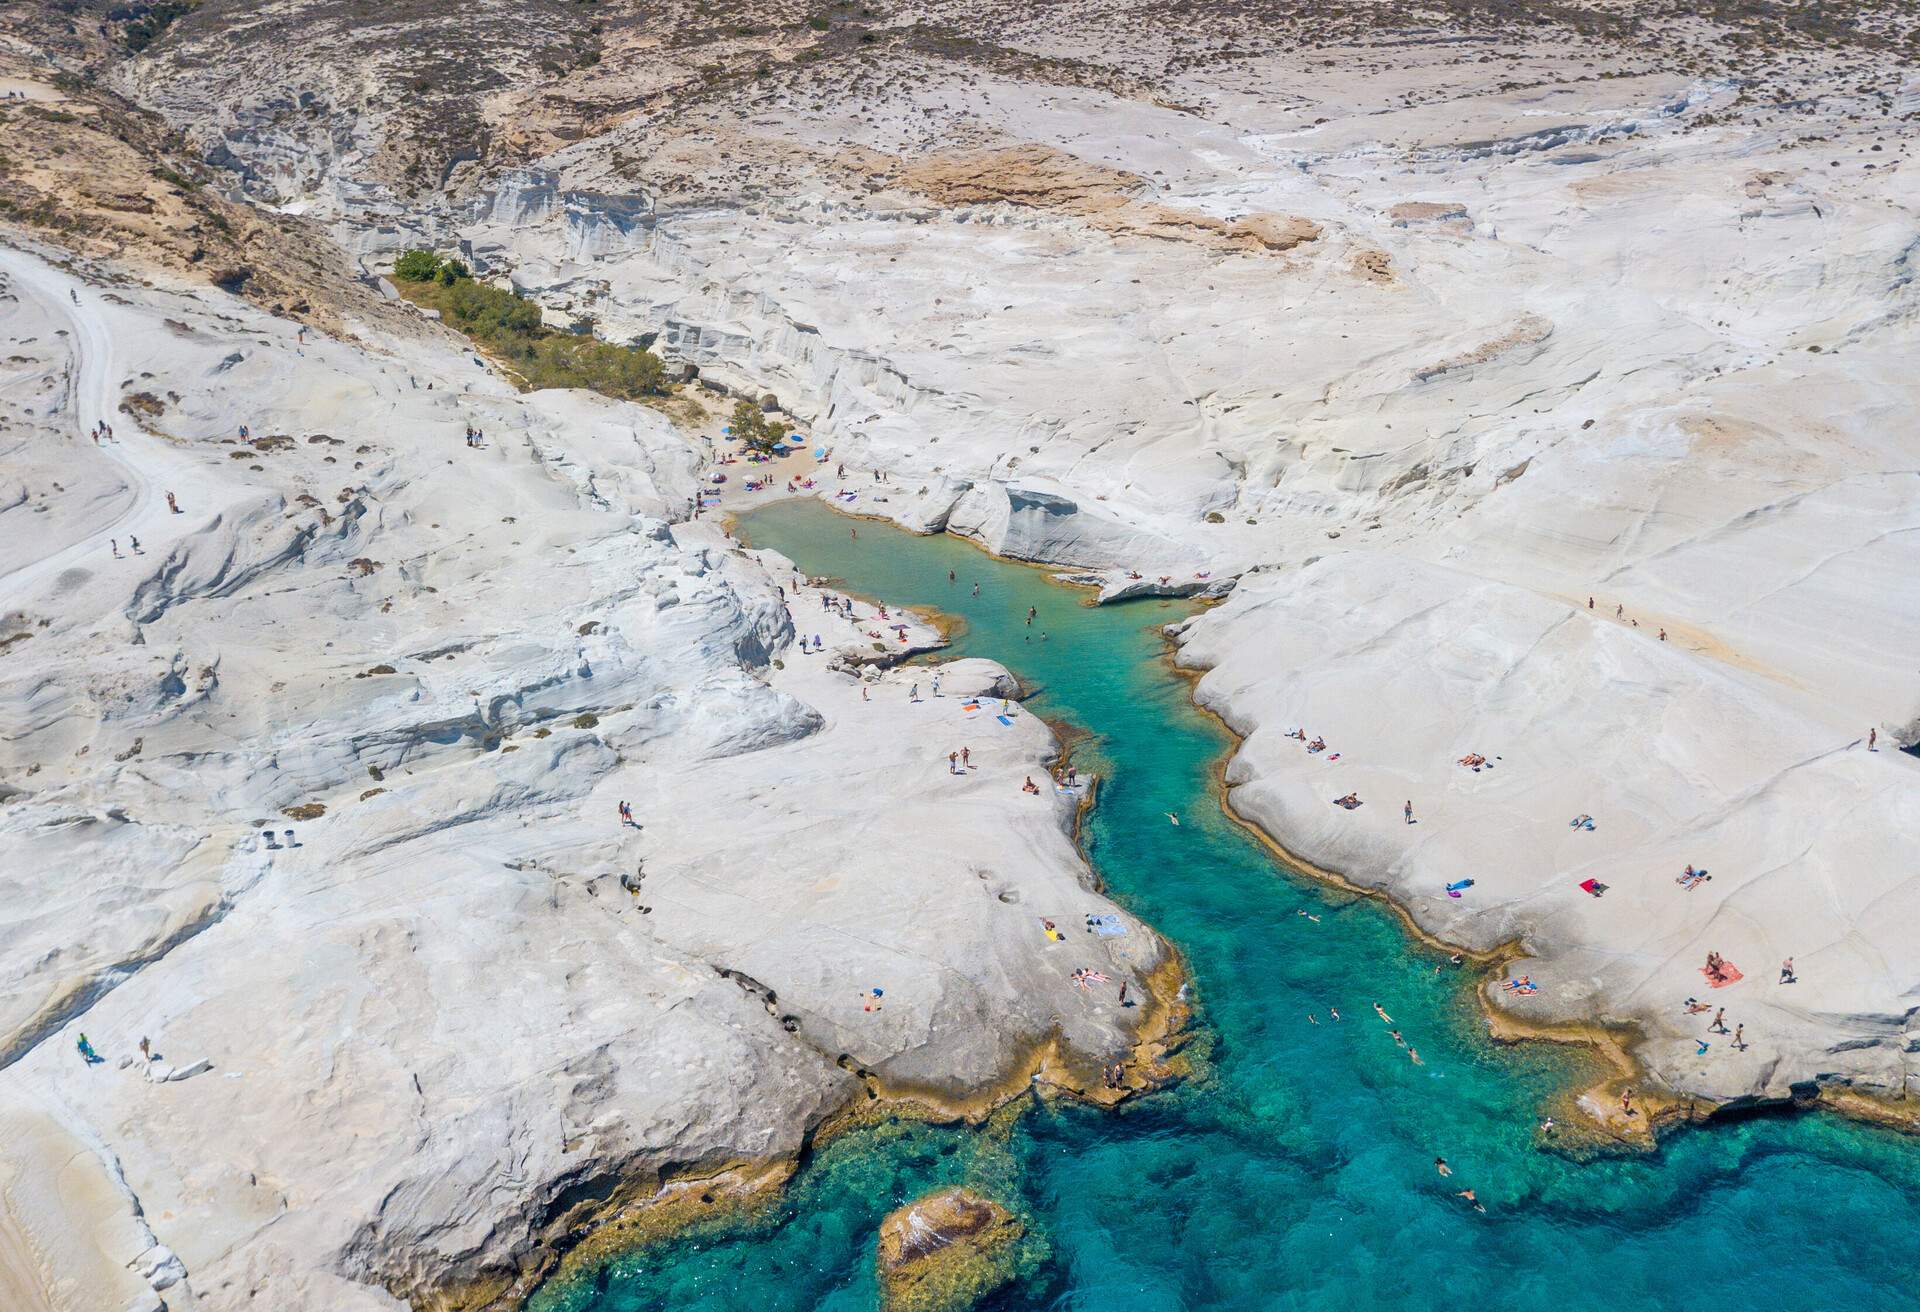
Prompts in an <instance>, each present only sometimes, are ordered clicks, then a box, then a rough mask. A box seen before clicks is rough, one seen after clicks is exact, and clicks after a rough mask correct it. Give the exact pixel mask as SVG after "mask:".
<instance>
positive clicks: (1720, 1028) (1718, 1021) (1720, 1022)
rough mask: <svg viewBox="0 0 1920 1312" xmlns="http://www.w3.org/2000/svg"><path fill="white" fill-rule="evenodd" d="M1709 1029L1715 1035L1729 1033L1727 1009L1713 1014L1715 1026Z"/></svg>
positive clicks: (1723, 1008) (1710, 1026)
mask: <svg viewBox="0 0 1920 1312" xmlns="http://www.w3.org/2000/svg"><path fill="white" fill-rule="evenodd" d="M1707 1028H1708V1029H1710V1030H1712V1031H1713V1032H1714V1033H1715V1034H1725V1033H1726V1032H1727V1009H1726V1008H1725V1007H1722V1008H1720V1010H1718V1011H1716V1012H1714V1013H1713V1024H1711V1025H1709V1026H1707Z"/></svg>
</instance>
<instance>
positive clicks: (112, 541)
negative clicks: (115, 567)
mask: <svg viewBox="0 0 1920 1312" xmlns="http://www.w3.org/2000/svg"><path fill="white" fill-rule="evenodd" d="M107 545H108V546H110V547H112V548H113V558H114V559H115V560H119V559H121V558H122V557H121V555H120V539H119V538H108V539H107Z"/></svg>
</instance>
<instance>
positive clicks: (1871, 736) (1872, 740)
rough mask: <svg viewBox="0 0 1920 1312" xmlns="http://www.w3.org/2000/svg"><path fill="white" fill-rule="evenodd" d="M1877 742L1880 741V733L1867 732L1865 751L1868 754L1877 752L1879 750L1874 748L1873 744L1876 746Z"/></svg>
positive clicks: (1873, 730) (1871, 730) (1877, 731)
mask: <svg viewBox="0 0 1920 1312" xmlns="http://www.w3.org/2000/svg"><path fill="white" fill-rule="evenodd" d="M1879 741H1880V731H1879V730H1878V729H1869V730H1867V750H1868V751H1870V752H1877V751H1879V750H1880V749H1879V747H1877V746H1875V744H1877V743H1878V742H1879Z"/></svg>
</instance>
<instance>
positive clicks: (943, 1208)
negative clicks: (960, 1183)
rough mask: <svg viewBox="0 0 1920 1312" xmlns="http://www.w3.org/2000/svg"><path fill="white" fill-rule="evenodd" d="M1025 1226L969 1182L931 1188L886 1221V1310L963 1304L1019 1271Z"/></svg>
mask: <svg viewBox="0 0 1920 1312" xmlns="http://www.w3.org/2000/svg"><path fill="white" fill-rule="evenodd" d="M1025 1233H1026V1226H1025V1225H1024V1224H1023V1223H1022V1222H1021V1220H1020V1218H1018V1217H1016V1216H1015V1215H1013V1213H1011V1212H1009V1211H1008V1210H1007V1209H1006V1208H1004V1207H1002V1206H1000V1204H998V1203H996V1202H993V1201H992V1200H990V1199H986V1198H982V1197H980V1196H979V1195H978V1194H976V1193H974V1192H972V1191H971V1190H968V1189H957V1188H956V1189H946V1190H942V1191H941V1192H939V1193H936V1194H930V1195H928V1196H927V1197H925V1198H922V1199H919V1200H918V1201H916V1202H912V1203H909V1204H907V1205H906V1206H905V1207H902V1208H899V1209H897V1210H896V1211H894V1212H891V1213H889V1214H888V1216H887V1219H886V1220H885V1221H883V1222H881V1223H880V1259H879V1260H880V1286H881V1298H882V1303H883V1306H884V1307H885V1308H886V1309H887V1310H888V1312H957V1310H958V1309H963V1308H968V1307H972V1306H973V1305H974V1304H975V1303H977V1302H979V1301H980V1300H981V1299H983V1298H985V1297H986V1296H987V1295H988V1294H991V1293H993V1292H994V1291H995V1290H997V1289H999V1288H1001V1287H1002V1286H1004V1285H1005V1284H1007V1283H1008V1282H1009V1281H1010V1280H1012V1279H1013V1278H1014V1276H1015V1275H1016V1274H1018V1262H1017V1257H1018V1252H1017V1250H1018V1241H1019V1240H1020V1239H1021V1238H1022V1237H1023V1235H1024V1234H1025Z"/></svg>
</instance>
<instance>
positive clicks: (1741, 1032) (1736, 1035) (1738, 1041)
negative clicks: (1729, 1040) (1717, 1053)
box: [1733, 1025, 1747, 1052]
mask: <svg viewBox="0 0 1920 1312" xmlns="http://www.w3.org/2000/svg"><path fill="white" fill-rule="evenodd" d="M1733 1046H1734V1047H1735V1049H1737V1050H1738V1051H1740V1052H1745V1051H1746V1050H1747V1027H1746V1026H1745V1025H1735V1026H1734V1027H1733Z"/></svg>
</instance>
